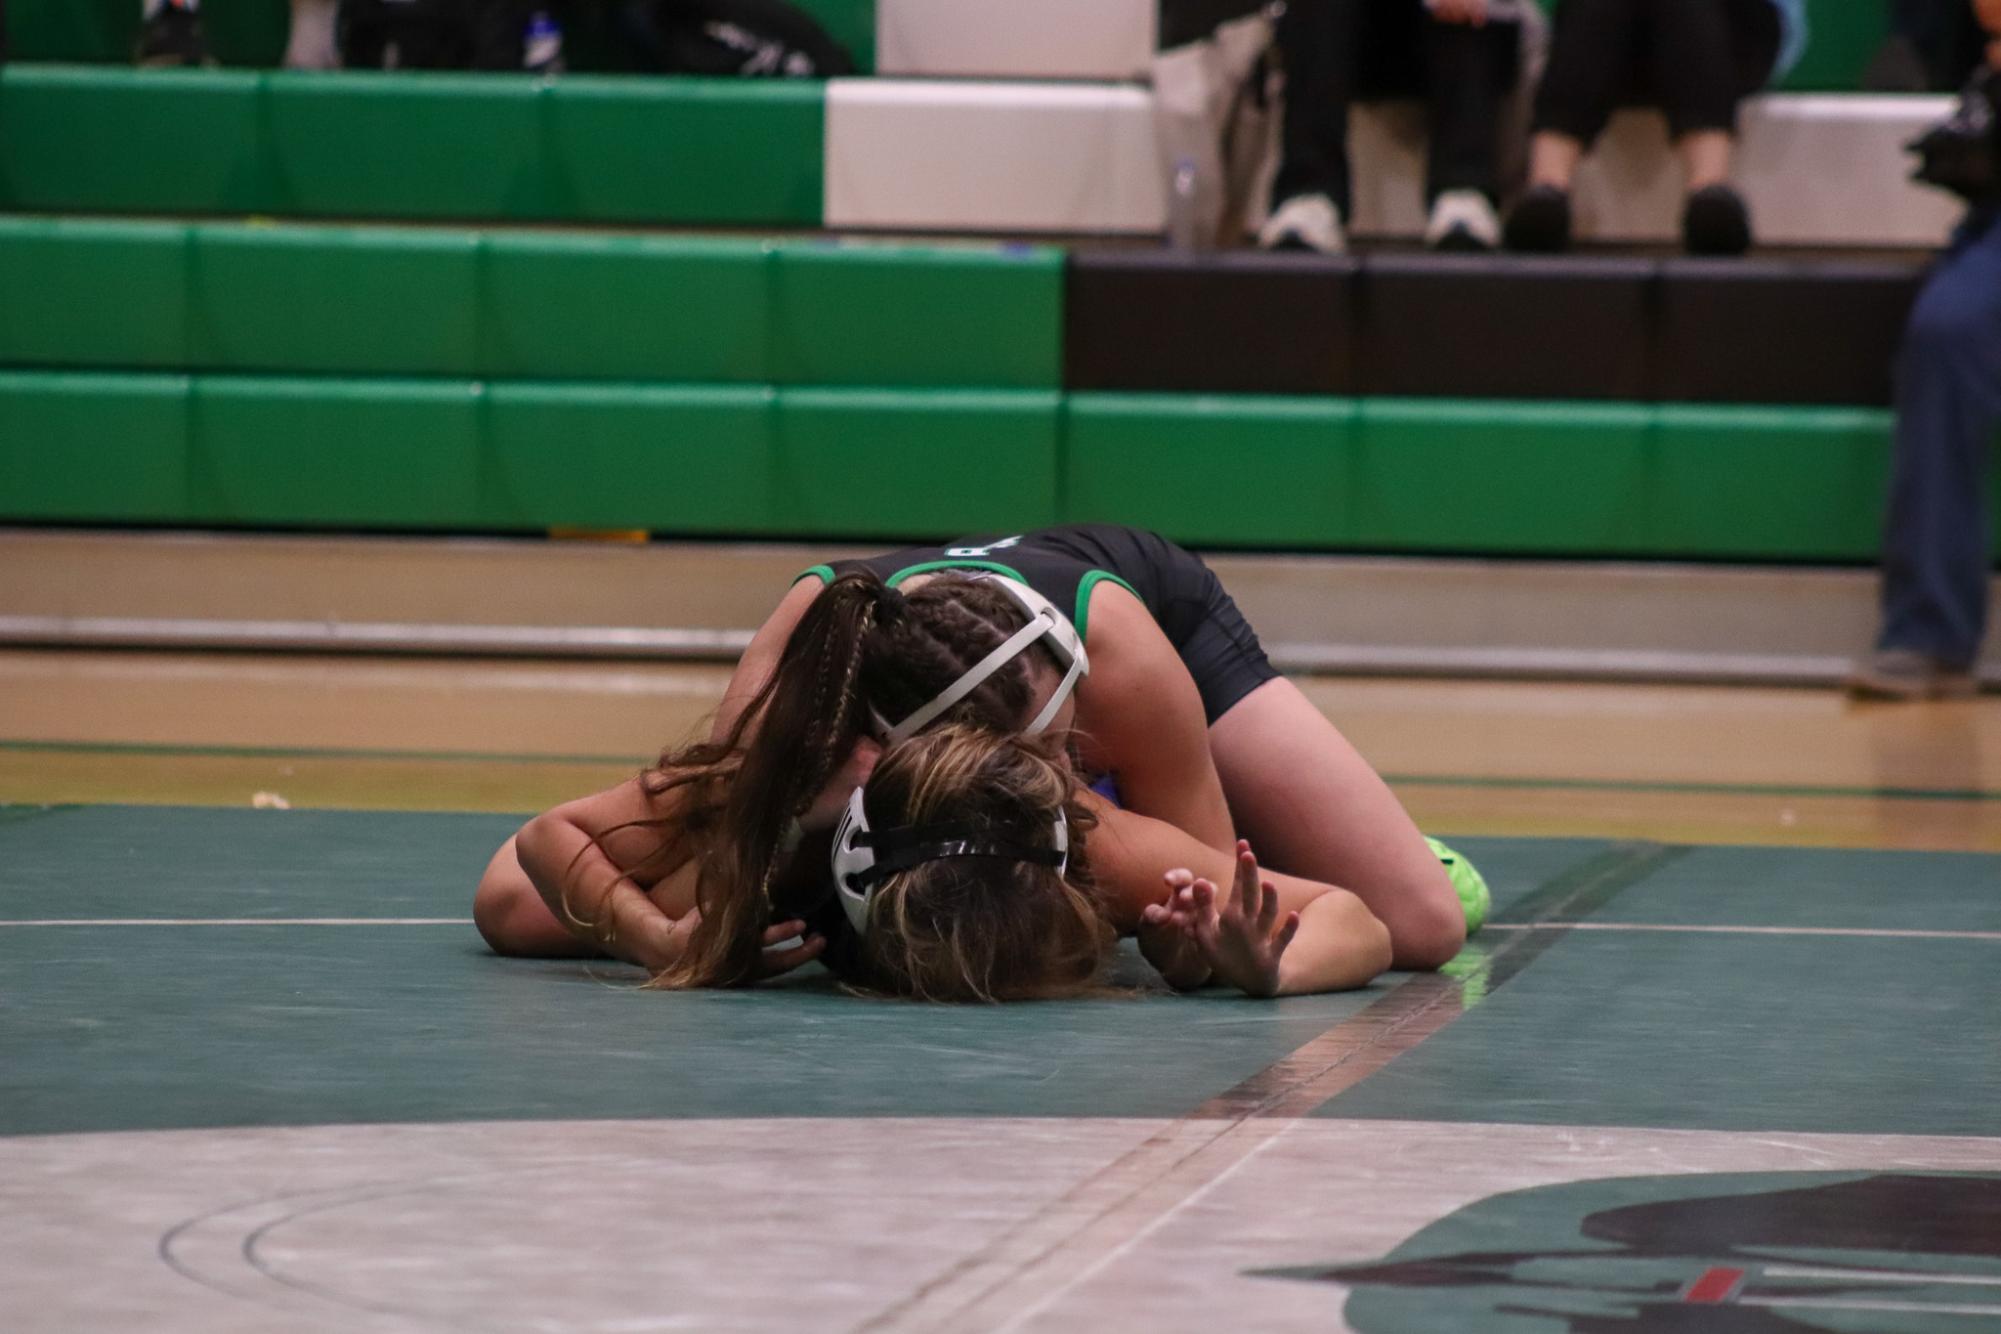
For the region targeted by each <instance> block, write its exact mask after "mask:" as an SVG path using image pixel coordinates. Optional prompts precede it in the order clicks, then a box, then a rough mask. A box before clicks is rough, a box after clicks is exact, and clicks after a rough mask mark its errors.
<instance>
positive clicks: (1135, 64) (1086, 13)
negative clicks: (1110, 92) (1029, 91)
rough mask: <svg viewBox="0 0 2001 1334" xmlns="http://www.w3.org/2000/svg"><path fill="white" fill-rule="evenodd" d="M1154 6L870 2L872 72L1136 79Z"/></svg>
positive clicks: (1134, 0)
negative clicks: (872, 53)
mask: <svg viewBox="0 0 2001 1334" xmlns="http://www.w3.org/2000/svg"><path fill="white" fill-rule="evenodd" d="M1157 5H1158V0H876V6H875V71H876V73H877V74H882V75H891V76H896V75H908V76H913V77H922V78H984V79H1098V80H1123V79H1143V78H1145V77H1146V72H1147V67H1148V65H1150V64H1151V63H1152V61H1153V51H1154V46H1155V41H1154V33H1155V31H1156V22H1157V12H1156V8H1157Z"/></svg>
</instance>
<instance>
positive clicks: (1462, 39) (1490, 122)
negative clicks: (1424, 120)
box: [1418, 13, 1521, 250]
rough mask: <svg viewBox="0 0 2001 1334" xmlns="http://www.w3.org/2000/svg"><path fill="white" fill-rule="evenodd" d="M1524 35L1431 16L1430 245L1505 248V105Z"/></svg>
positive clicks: (1427, 64) (1427, 62)
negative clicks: (1497, 208)
mask: <svg viewBox="0 0 2001 1334" xmlns="http://www.w3.org/2000/svg"><path fill="white" fill-rule="evenodd" d="M1520 41H1521V30H1520V28H1519V27H1518V26H1517V25H1516V24H1513V23H1499V22H1492V23H1487V24H1484V25H1481V26H1479V27H1474V26H1472V25H1469V24H1464V23H1444V22H1440V21H1439V20H1438V19H1436V18H1433V17H1430V15H1429V14H1428V13H1427V14H1426V16H1425V19H1424V23H1423V27H1422V29H1421V30H1420V32H1419V33H1418V43H1419V45H1420V46H1421V47H1422V52H1423V58H1424V77H1423V84H1424V93H1425V101H1426V103H1427V104H1428V106H1427V109H1428V110H1429V112H1430V120H1431V156H1430V161H1429V163H1428V165H1427V167H1426V172H1425V197H1426V199H1427V201H1428V202H1429V204H1430V208H1431V220H1430V224H1429V225H1428V226H1427V227H1426V229H1425V240H1426V241H1427V242H1428V243H1429V244H1430V245H1432V246H1433V247H1435V248H1438V249H1441V250H1491V249H1493V248H1494V247H1495V246H1497V245H1499V244H1500V243H1501V223H1500V219H1499V218H1498V217H1497V216H1496V215H1495V213H1494V204H1495V203H1496V202H1497V201H1498V199H1499V198H1500V142H1499V138H1500V123H1501V100H1502V98H1504V97H1505V96H1506V95H1507V89H1508V84H1509V83H1510V82H1511V81H1512V79H1513V77H1514V70H1515V65H1516V60H1517V52H1518V51H1519V49H1520Z"/></svg>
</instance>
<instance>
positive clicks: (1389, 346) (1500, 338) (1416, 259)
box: [1064, 250, 1924, 407]
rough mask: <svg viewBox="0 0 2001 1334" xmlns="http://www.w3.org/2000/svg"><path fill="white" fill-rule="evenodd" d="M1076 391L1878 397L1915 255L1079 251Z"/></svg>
mask: <svg viewBox="0 0 2001 1334" xmlns="http://www.w3.org/2000/svg"><path fill="white" fill-rule="evenodd" d="M1069 263H1070V271H1069V286H1068V296H1067V299H1066V301H1065V328H1064V335H1065V336H1064V363H1065V366H1064V376H1065V383H1066V385H1067V386H1068V387H1069V388H1071V389H1082V390H1111V391H1118V390H1129V391H1165V392H1176V393H1235V394H1260V393H1263V394H1357V395H1371V396H1408V397H1443V398H1485V399H1510V398H1514V399H1538V400H1550V399H1598V400H1617V401H1628V402H1631V401H1667V402H1698V403H1703V402H1708V403H1773V404H1781V403H1786V404H1790V403H1799V404H1849V405H1856V406H1865V407H1869V406H1880V405H1882V404H1886V403H1888V402H1889V400H1890V366H1891V362H1892V359H1893V357H1894V355H1895V351H1896V347H1897V342H1898V339H1899V338H1900V337H1901V335H1902V332H1903V325H1904V320H1905V318H1906V316H1907V315H1908V313H1909V310H1910V305H1911V301H1912V298H1913V297H1914V296H1915V294H1916V292H1917V289H1918V286H1919V284H1920V283H1921V282H1922V280H1923V275H1924V269H1923V266H1922V265H1920V264H1917V263H1914V262H1902V261H1897V262H1892V261H1863V262H1846V261H1820V260H1816V261H1798V260H1767V259H1747V260H1729V261H1699V260H1687V259H1626V258H1598V257H1577V258H1560V259H1525V258H1520V257H1511V256H1475V257H1465V256H1444V255H1426V254H1393V255H1373V256H1368V257H1365V258H1341V259H1330V258H1323V257H1319V256H1297V255H1265V254H1259V253H1256V252H1226V253H1214V254H1181V253H1175V252H1169V251H1156V250H1101V251H1093V250H1079V251H1075V252H1073V253H1072V254H1071V256H1070V261H1069Z"/></svg>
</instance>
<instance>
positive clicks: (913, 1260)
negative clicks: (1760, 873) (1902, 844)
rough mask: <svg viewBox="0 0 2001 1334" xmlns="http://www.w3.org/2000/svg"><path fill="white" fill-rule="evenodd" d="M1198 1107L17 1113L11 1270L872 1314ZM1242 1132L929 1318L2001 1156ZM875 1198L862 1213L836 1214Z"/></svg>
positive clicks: (8, 1180) (545, 1313) (277, 1298)
mask: <svg viewBox="0 0 2001 1334" xmlns="http://www.w3.org/2000/svg"><path fill="white" fill-rule="evenodd" d="M1191 1129H1192V1130H1194V1131H1199V1132H1206V1134H1207V1135H1208V1136H1209V1137H1211V1138H1213V1137H1214V1134H1215V1131H1216V1129H1217V1127H1216V1125H1215V1123H1209V1124H1208V1125H1207V1126H1196V1127H1188V1126H1185V1125H1179V1124H1177V1123H1172V1122H1161V1121H1140V1120H1116V1121H1115V1120H1095V1119H1092V1120H1050V1119H1046V1118H1037V1117H1023V1118H1002V1119H993V1120H988V1119H980V1118H963V1119H962V1118H915V1119H911V1118H885V1119H875V1120H860V1119H856V1120H847V1119H834V1120H824V1119H794V1118H750V1119H743V1120H729V1119H713V1118H705V1119H691V1120H676V1121H598V1122H579V1121H565V1122H544V1123H537V1122H528V1121H498V1122H483V1123H470V1124H433V1125H335V1126H299V1127H237V1128H220V1129H215V1130H202V1131H192V1130H191V1131H166V1132H136V1133H118V1134H92V1135H44V1136H15V1137H0V1289H5V1290H6V1291H7V1293H8V1296H9V1298H10V1306H9V1309H10V1310H16V1309H18V1310H22V1311H28V1312H31V1313H33V1315H32V1318H31V1319H30V1320H29V1321H28V1323H26V1324H22V1323H20V1321H18V1320H15V1321H13V1322H10V1323H8V1325H7V1328H8V1329H9V1331H12V1330H14V1329H15V1328H17V1327H18V1328H20V1329H22V1330H23V1331H24V1334H25V1332H26V1331H50V1332H51V1334H53V1332H54V1331H69V1330H79V1329H90V1330H100V1329H101V1330H111V1329H145V1330H149V1331H159V1334H267V1331H269V1330H271V1329H274V1328H282V1329H284V1330H286V1331H288V1332H289V1331H299V1334H318V1331H322V1330H324V1331H327V1334H357V1331H369V1332H370V1334H378V1332H379V1334H406V1332H407V1334H432V1332H433V1331H438V1332H439V1334H444V1332H445V1331H450V1332H451V1334H457V1331H460V1330H465V1331H477V1332H478V1334H545V1332H555V1331H560V1332H561V1334H634V1332H635V1331H639V1330H671V1329H681V1330H688V1331H702V1332H703V1334H709V1332H711V1331H714V1332H716V1334H766V1332H767V1331H769V1332H770V1334H788V1332H789V1331H792V1330H798V1329H815V1330H829V1331H837V1330H852V1329H854V1328H855V1327H857V1326H859V1325H863V1324H866V1323H868V1322H869V1321H871V1319H872V1318H873V1315H874V1313H875V1312H877V1311H880V1310H881V1309H882V1308H883V1307H884V1305H885V1304H886V1303H890V1302H894V1301H896V1300H897V1299H898V1298H899V1297H902V1296H904V1295H905V1294H907V1293H908V1292H909V1291H910V1286H911V1284H912V1283H913V1281H918V1280H920V1279H921V1278H922V1276H924V1275H927V1274H941V1273H945V1272H948V1271H949V1270H950V1269H951V1267H952V1266H953V1264H954V1263H955V1262H956V1261H957V1260H958V1259H959V1258H961V1257H963V1256H965V1255H967V1254H970V1253H979V1252H981V1251H982V1250H983V1249H984V1248H986V1247H988V1246H991V1245H993V1244H995V1243H999V1242H1003V1241H1004V1239H1005V1238H1006V1237H1007V1235H1008V1234H1009V1233H1010V1231H1011V1230H1013V1229H1016V1228H1019V1227H1020V1226H1021V1225H1022V1224H1023V1223H1025V1222H1027V1221H1028V1220H1031V1219H1034V1218H1037V1217H1039V1216H1041V1215H1042V1214H1043V1213H1044V1211H1045V1210H1047V1209H1048V1208H1049V1206H1050V1205H1051V1204H1052V1203H1053V1202H1058V1201H1061V1200H1062V1199H1064V1198H1065V1197H1066V1196H1067V1194H1068V1193H1069V1192H1071V1191H1072V1190H1073V1189H1074V1187H1075V1185H1076V1183H1077V1182H1079V1181H1082V1180H1087V1179H1090V1178H1092V1177H1093V1176H1094V1175H1095V1174H1097V1173H1101V1172H1103V1171H1105V1170H1106V1169H1107V1168H1108V1167H1109V1166H1111V1165H1113V1164H1116V1163H1118V1162H1119V1161H1121V1160H1123V1159H1124V1158H1125V1157H1126V1156H1127V1155H1128V1154H1129V1153H1130V1152H1131V1151H1132V1150H1133V1149H1134V1148H1135V1147H1136V1146H1138V1145H1140V1144H1141V1143H1143V1142H1145V1141H1147V1140H1148V1139H1149V1138H1150V1137H1152V1136H1154V1135H1156V1134H1160V1133H1163V1132H1167V1133H1172V1134H1177V1135H1186V1138H1185V1139H1183V1140H1182V1145H1183V1148H1184V1150H1189V1149H1194V1148H1195V1146H1196V1144H1197V1142H1198V1138H1199V1137H1198V1136H1197V1135H1195V1134H1189V1133H1188V1132H1189V1131H1190V1130H1191ZM1218 1148H1219V1149H1222V1148H1232V1149H1233V1151H1235V1158H1236V1161H1235V1162H1233V1163H1230V1164H1227V1166H1229V1167H1230V1168H1232V1169H1233V1170H1229V1171H1222V1172H1219V1171H1216V1170H1214V1169H1215V1167H1216V1164H1214V1163H1210V1164H1207V1165H1204V1164H1202V1163H1193V1162H1192V1163H1190V1164H1189V1170H1190V1173H1191V1175H1192V1177H1194V1178H1199V1187H1200V1188H1199V1189H1187V1190H1185V1191H1184V1193H1183V1194H1182V1195H1181V1196H1178V1197H1175V1198H1172V1199H1163V1201H1161V1205H1162V1207H1160V1208H1159V1209H1158V1211H1157V1213H1152V1214H1150V1215H1149V1216H1148V1217H1147V1220H1146V1221H1147V1223H1148V1224H1150V1225H1151V1226H1149V1227H1147V1228H1145V1229H1144V1231H1141V1230H1140V1229H1134V1230H1133V1231H1134V1233H1135V1234H1136V1235H1130V1236H1129V1235H1123V1234H1122V1235H1120V1236H1119V1237H1118V1238H1117V1241H1118V1242H1119V1243H1123V1244H1121V1245H1118V1246H1117V1247H1116V1249H1115V1248H1114V1247H1112V1246H1107V1247H1105V1248H1103V1253H1100V1252H1097V1251H1089V1253H1088V1255H1087V1258H1086V1260H1085V1261H1084V1262H1082V1263H1079V1264H1078V1265H1077V1266H1076V1268H1075V1271H1073V1272H1059V1273H1056V1274H1054V1275H1053V1277H1054V1278H1055V1280H1056V1281H1057V1282H1058V1283H1060V1284H1062V1287H1061V1289H1060V1290H1055V1289H1054V1288H1053V1287H1052V1288H1051V1289H1047V1290H1041V1291H1027V1292H1023V1291H1016V1290H1010V1291H1009V1292H1008V1293H1007V1294H1004V1295H1002V1296H1001V1298H1000V1300H996V1301H994V1302H993V1303H992V1304H990V1305H984V1304H983V1305H979V1306H977V1307H974V1308H973V1309H972V1312H971V1313H972V1316H973V1318H972V1319H958V1320H953V1319H951V1318H950V1316H951V1315H952V1313H953V1312H956V1311H957V1310H958V1308H959V1306H960V1305H961V1304H959V1303H954V1304H953V1307H952V1310H951V1311H948V1312H946V1313H945V1315H946V1317H947V1318H940V1319H934V1320H931V1321H928V1322H914V1323H916V1324H918V1325H919V1327H924V1328H929V1329H935V1330H950V1331H952V1334H967V1331H975V1330H987V1331H991V1330H996V1329H999V1328H1002V1327H1016V1328H1019V1329H1021V1330H1022V1331H1023V1334H1061V1331H1067V1330H1078V1329H1137V1328H1148V1329H1163V1330H1165V1329H1174V1330H1183V1329H1190V1330H1192V1329H1211V1330H1213V1329H1219V1328H1220V1329H1256V1330H1258V1331H1260V1334H1341V1332H1342V1331H1344V1330H1345V1329H1347V1328H1348V1327H1347V1325H1346V1323H1345V1321H1344V1320H1343V1318H1342V1304H1343V1302H1344V1300H1345V1298H1346V1290H1345V1289H1344V1288H1342V1287H1341V1286H1340V1285H1338V1284H1330V1283H1318V1282H1299V1281H1294V1280H1285V1279H1276V1278H1268V1277H1263V1276H1260V1275H1259V1274H1258V1273H1256V1272H1254V1271H1259V1270H1264V1269H1267V1268H1271V1267H1275V1266H1282V1267H1297V1266H1318V1265H1330V1264H1339V1263H1351V1262H1364V1261H1370V1260H1373V1259H1376V1258H1378V1257H1381V1256H1383V1255H1385V1254H1387V1253H1389V1252H1390V1251H1391V1250H1393V1249H1394V1248H1395V1247H1397V1246H1399V1245H1400V1244H1402V1243H1403V1242H1405V1241H1406V1240H1407V1239H1408V1238H1409V1237H1410V1236H1411V1235H1412V1234H1413V1233H1415V1232H1416V1231H1417V1230H1419V1229H1420V1228H1422V1227H1424V1226H1426V1225H1427V1224H1429V1223H1432V1222H1434V1221H1436V1220H1437V1219H1439V1218H1441V1217H1444V1216H1445V1215H1447V1214H1450V1213H1452V1212H1453V1211H1454V1210H1457V1209H1459V1208H1462V1207H1464V1206H1466V1205H1468V1204H1472V1203H1474V1202H1475V1201H1478V1200H1481V1199H1484V1198H1487V1197H1490V1196H1493V1195H1496V1194H1501V1193H1504V1192H1510V1191H1518V1190H1523V1189H1528V1188H1532V1187H1537V1186H1546V1185H1554V1184H1559V1183H1564V1182H1571V1181H1580V1180H1595V1179H1602V1178H1607V1177H1619V1176H1635V1175H1640V1176H1660V1175H1679V1174H1684V1173H1698V1174H1700V1173H1712V1172H1724V1173H1741V1172H1775V1171H1776V1172H1785V1171H1809V1172H1828V1171H1836V1172H1839V1171H1941V1172H1965V1171H1980V1172H1992V1171H1997V1170H2001V1139H1996V1138H1967V1137H1942V1138H1941V1137H1915V1136H1897V1135H1880V1136H1879V1135H1805V1134H1802V1135H1789V1136H1783V1137H1775V1136H1773V1135H1771V1134H1737V1133H1729V1132H1719V1131H1661V1130H1639V1129H1618V1128H1608V1127H1592V1126H1517V1125H1469V1124H1433V1123H1425V1122H1387V1121H1350V1120H1336V1119H1332V1118H1328V1119H1320V1118H1314V1119H1310V1120H1306V1121H1301V1122H1296V1123H1293V1124H1291V1125H1289V1126H1288V1127H1287V1128H1286V1129H1285V1133H1284V1134H1282V1135H1279V1136H1275V1137H1272V1138H1270V1139H1268V1140H1265V1141H1263V1142H1261V1143H1260V1144H1258V1145H1252V1146H1245V1145H1238V1146H1218ZM1253 1148H1254V1149H1255V1150H1256V1151H1255V1152H1249V1151H1238V1150H1249V1149H1253ZM1126 1184H1127V1187H1128V1188H1130V1187H1131V1185H1132V1184H1133V1183H1131V1182H1128V1183H1126ZM863 1202H865V1204H866V1210H867V1219H866V1226H863V1227H859V1228H858V1227H857V1226H855V1225H852V1224H851V1223H844V1222H842V1221H841V1220H844V1219H852V1217H853V1216H854V1211H855V1210H856V1209H857V1208H858V1207H861V1204H862V1203H863ZM1170 1205H1173V1206H1179V1207H1172V1208H1170V1207H1167V1206H1170ZM1087 1251H1088V1248H1087ZM1087 1269H1088V1272H1085V1271H1086V1270H1087ZM1949 1291H1954V1292H1956V1293H1957V1294H1963V1295H1964V1296H1966V1297H1971V1298H1976V1299H1979V1300H1982V1301H1983V1302H1984V1301H1988V1300H1991V1297H1990V1294H1991V1293H1992V1289H1979V1290H1974V1289H1969V1288H1959V1289H1956V1290H1949ZM1828 1295H1829V1297H1830V1298H1834V1297H1835V1296H1836V1294H1833V1293H1829V1294H1828ZM1851 1295H1853V1294H1851ZM1881 1295H1882V1296H1883V1297H1884V1298H1885V1301H1884V1302H1883V1303H1881V1304H1880V1305H1872V1306H1869V1307H1868V1308H1866V1309H1867V1310H1892V1309H1902V1308H1901V1306H1899V1305H1893V1303H1895V1302H1896V1299H1897V1298H1898V1297H1899V1296H1900V1295H1902V1296H1904V1297H1908V1298H1909V1299H1911V1301H1910V1303H1909V1304H1910V1306H1911V1307H1912V1308H1913V1309H1915V1310H1918V1311H1920V1312H1924V1313H1929V1312H1933V1311H1942V1312H1943V1313H1944V1314H1979V1313H1983V1312H1984V1310H1985V1307H1984V1306H1983V1307H1981V1308H1978V1309H1970V1308H1969V1307H1968V1306H1967V1305H1965V1304H1962V1303H1956V1302H1946V1303H1938V1304H1933V1303H1923V1304H1920V1303H1918V1302H1917V1301H1916V1300H1915V1299H1917V1298H1918V1297H1919V1296H1920V1295H1921V1293H1920V1290H1919V1289H1917V1288H1915V1287H1913V1288H1911V1289H1909V1290H1907V1291H1905V1292H1903V1293H1901V1294H1900V1293H1899V1292H1898V1291H1891V1292H1887V1293H1883V1294H1881ZM1924 1295H1930V1294H1928V1293H1927V1294H1924ZM1846 1299H1847V1298H1846V1297H1843V1298H1842V1300H1846ZM1754 1300H1758V1301H1767V1300H1769V1301H1770V1302H1771V1303H1772V1304H1774V1305H1780V1306H1787V1305H1801V1301H1800V1300H1798V1299H1780V1298H1769V1299H1768V1298H1762V1297H1760V1298H1754ZM1804 1300H1805V1301H1808V1302H1810V1301H1812V1300H1813V1299H1812V1298H1807V1299H1804ZM1856 1300H1858V1301H1868V1300H1869V1298H1866V1297H1859V1296H1857V1297H1856ZM1962 1327H1970V1326H1964V1325H1963V1326H1962Z"/></svg>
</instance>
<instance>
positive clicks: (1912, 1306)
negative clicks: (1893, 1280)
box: [1737, 1296, 2001, 1315]
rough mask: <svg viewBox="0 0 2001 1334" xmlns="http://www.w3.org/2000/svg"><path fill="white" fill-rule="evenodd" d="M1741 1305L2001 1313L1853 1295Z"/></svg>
mask: <svg viewBox="0 0 2001 1334" xmlns="http://www.w3.org/2000/svg"><path fill="white" fill-rule="evenodd" d="M1737 1305H1739V1306H1769V1307H1772V1308H1773V1309H1774V1310H1781V1309H1784V1308H1786V1307H1795V1306H1796V1307H1802V1308H1806V1309H1811V1310H1820V1311H1900V1312H1901V1311H1914V1312H1924V1313H1925V1314H1928V1315H2001V1306H1987V1305H1975V1304H1972V1303H1968V1304H1964V1305H1960V1304H1949V1303H1944V1302H1873V1301H1866V1300H1863V1299H1860V1298H1854V1297H1757V1296H1743V1297H1739V1298H1738V1299H1737Z"/></svg>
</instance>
